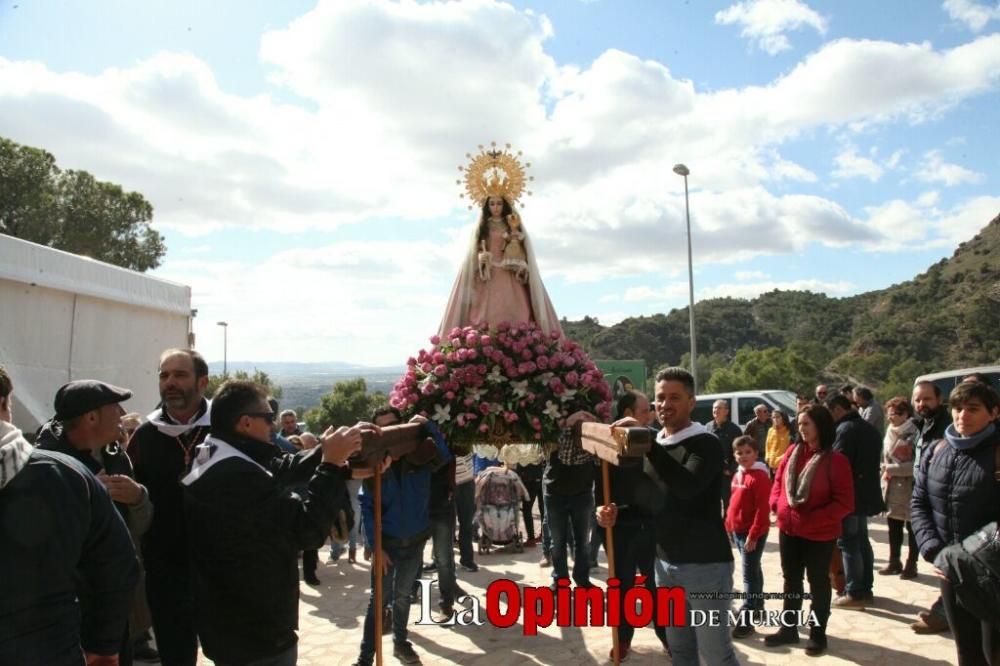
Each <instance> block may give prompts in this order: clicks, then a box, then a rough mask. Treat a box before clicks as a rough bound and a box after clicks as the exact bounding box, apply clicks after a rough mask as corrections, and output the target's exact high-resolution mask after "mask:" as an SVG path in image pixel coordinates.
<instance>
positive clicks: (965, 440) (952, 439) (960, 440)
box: [944, 423, 997, 451]
mask: <svg viewBox="0 0 1000 666" xmlns="http://www.w3.org/2000/svg"><path fill="white" fill-rule="evenodd" d="M996 429H997V427H996V425H994V424H992V423H991V424H989V425H988V426H986V427H985V428H983V429H982V430H980V431H979V432H977V433H976V434H975V435H972V436H971V437H962V436H961V435H960V434H958V431H957V430H955V424H952V425H950V426H948V427H947V428H945V431H944V438H945V439H947V440H948V445H949V446H951V448H953V449H955V450H956V451H969V450H971V449H974V448H976V447H977V446H979V444H980V442H982V441H983V440H984V439H986V438H987V437H989V436H990V435H992V434H993V433H994V432H996Z"/></svg>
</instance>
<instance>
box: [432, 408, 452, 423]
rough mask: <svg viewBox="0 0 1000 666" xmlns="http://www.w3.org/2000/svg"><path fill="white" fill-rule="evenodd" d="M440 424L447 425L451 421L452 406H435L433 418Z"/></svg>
mask: <svg viewBox="0 0 1000 666" xmlns="http://www.w3.org/2000/svg"><path fill="white" fill-rule="evenodd" d="M431 418H432V419H434V420H435V421H437V422H438V423H447V422H448V421H450V420H451V405H445V406H444V407H442V406H441V405H434V416H432V417H431Z"/></svg>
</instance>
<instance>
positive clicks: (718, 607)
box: [656, 558, 740, 666]
mask: <svg viewBox="0 0 1000 666" xmlns="http://www.w3.org/2000/svg"><path fill="white" fill-rule="evenodd" d="M656 585H657V586H658V587H677V586H680V587H683V588H684V589H685V591H686V592H717V593H719V594H718V595H717V596H716V598H713V599H696V598H694V597H693V596H691V595H690V594H687V593H685V600H686V602H687V608H688V611H691V610H702V611H706V612H710V611H716V612H717V613H718V614H719V616H720V617H721V618H726V613H727V612H728V611H729V595H730V594H731V593H732V591H733V563H732V562H711V563H708V564H694V563H690V564H671V563H669V562H667V561H666V560H661V559H660V558H656ZM709 624H710V623H707V622H706V623H705V626H701V627H690V626H688V627H672V626H671V627H667V642H668V643H669V644H670V652H671V653H672V654H673V663H674V664H675V665H676V666H698V663H699V661H698V655H699V654H700V655H701V656H702V657H704V658H705V662H706V663H708V664H709V666H715V665H716V664H737V665H738V664H739V663H740V662H739V660H738V659H737V658H736V653H735V652H734V651H733V641H732V638H731V637H730V634H729V631H730V629H729V627H728V626H727V623H726V622H725V621H723V622H720V623H719V626H718V627H711V626H708V625H709Z"/></svg>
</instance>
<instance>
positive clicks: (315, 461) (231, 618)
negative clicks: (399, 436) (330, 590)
mask: <svg viewBox="0 0 1000 666" xmlns="http://www.w3.org/2000/svg"><path fill="white" fill-rule="evenodd" d="M275 417H276V414H275V412H274V410H272V409H271V407H270V405H269V404H268V400H267V393H266V392H265V389H264V388H263V387H261V386H260V385H258V384H255V383H253V382H248V381H228V382H226V383H225V384H223V385H222V386H221V387H220V388H219V391H218V393H216V395H215V398H214V399H213V400H212V410H211V434H210V435H209V437H208V438H207V439H206V440H205V442H204V444H202V445H201V446H199V447H198V448H197V450H196V455H195V457H194V461H193V464H192V466H191V472H190V473H189V474H188V475H187V476H185V477H184V479H183V480H182V484H183V485H184V515H185V523H186V525H187V535H188V551H189V554H190V557H191V564H192V580H193V588H194V593H195V625H196V628H197V631H198V636H199V637H200V638H201V641H202V647H203V649H204V652H205V655H206V656H207V657H209V658H210V659H212V660H213V661H214V662H215V663H216V664H217V665H218V666H227V665H230V664H244V665H247V666H250V665H255V664H261V665H263V664H267V665H268V666H286V665H287V666H293V665H294V664H295V663H296V658H297V642H298V637H297V636H296V634H295V629H296V628H297V627H298V601H299V570H298V562H297V560H298V553H299V551H301V550H306V549H309V548H318V547H320V546H321V545H322V544H323V541H324V540H325V539H326V537H327V535H328V534H329V533H330V526H331V525H332V524H333V522H334V519H335V517H336V515H337V513H338V511H340V510H344V511H345V513H346V512H348V511H349V510H350V501H349V499H348V497H347V492H346V485H345V481H346V479H348V478H350V471H349V469H348V468H347V466H346V462H347V458H348V456H349V455H351V453H353V452H355V451H357V450H358V449H360V448H361V434H362V432H364V431H368V430H370V431H376V432H377V431H378V428H376V426H373V425H371V424H369V423H359V424H357V425H356V426H354V427H353V428H346V427H341V428H338V429H336V430H334V429H333V428H329V429H328V430H327V431H326V432H325V433H323V435H322V436H321V438H320V445H319V446H318V447H316V448H314V449H311V450H308V451H302V452H301V453H298V454H295V455H291V454H280V453H279V452H278V451H277V450H276V449H275V447H274V445H273V444H272V443H271V425H272V423H274V421H275ZM293 489H294V491H293Z"/></svg>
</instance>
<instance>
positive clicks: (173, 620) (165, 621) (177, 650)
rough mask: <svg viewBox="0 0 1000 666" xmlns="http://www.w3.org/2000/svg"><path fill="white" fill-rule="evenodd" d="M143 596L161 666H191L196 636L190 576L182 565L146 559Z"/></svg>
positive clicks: (196, 643) (196, 646)
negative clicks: (146, 603) (151, 617)
mask: <svg viewBox="0 0 1000 666" xmlns="http://www.w3.org/2000/svg"><path fill="white" fill-rule="evenodd" d="M146 597H147V601H148V602H149V612H150V614H151V615H152V616H153V632H154V633H155V634H156V649H157V650H158V651H159V653H160V663H162V664H163V666H195V664H196V662H197V661H198V633H197V631H196V630H195V624H194V600H193V598H192V592H191V575H190V572H189V571H188V570H187V567H186V566H183V565H177V564H175V563H172V562H167V563H161V562H154V561H152V560H150V559H147V560H146Z"/></svg>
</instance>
